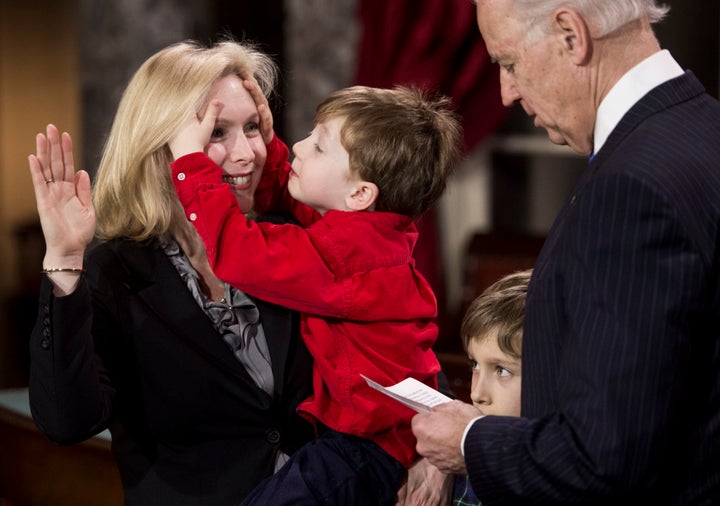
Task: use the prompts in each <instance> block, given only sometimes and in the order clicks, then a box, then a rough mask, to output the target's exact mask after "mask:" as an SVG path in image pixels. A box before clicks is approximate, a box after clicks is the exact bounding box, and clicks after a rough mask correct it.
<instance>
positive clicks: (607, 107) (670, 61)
mask: <svg viewBox="0 0 720 506" xmlns="http://www.w3.org/2000/svg"><path fill="white" fill-rule="evenodd" d="M682 74H683V69H682V68H681V67H680V65H678V63H677V62H676V61H675V59H674V58H673V57H672V55H671V54H670V52H669V51H668V50H667V49H663V50H661V51H658V52H657V53H655V54H653V55H651V56H649V57H647V58H645V59H644V60H643V61H641V62H640V63H638V64H637V65H635V66H634V67H633V68H631V69H630V70H629V71H628V72H627V73H626V74H625V75H624V76H622V77H621V78H620V80H619V81H618V82H617V83H615V86H613V87H612V88H611V89H610V92H609V93H608V94H607V95H606V96H605V98H604V99H603V100H602V102H601V103H600V107H598V110H597V115H596V117H595V133H594V143H593V152H594V153H597V152H598V151H600V149H601V148H602V146H603V144H605V141H606V140H607V138H608V136H609V135H610V133H611V132H612V131H613V129H614V128H615V127H616V126H617V124H618V123H619V122H620V120H621V119H622V117H623V116H624V115H625V113H626V112H628V111H629V110H630V108H631V107H632V106H633V105H635V104H636V103H637V102H638V101H639V100H640V99H641V98H642V97H644V96H645V95H646V94H647V93H648V92H649V91H650V90H652V89H653V88H656V87H657V86H659V85H661V84H662V83H664V82H666V81H669V80H670V79H674V78H676V77H678V76H680V75H682Z"/></svg>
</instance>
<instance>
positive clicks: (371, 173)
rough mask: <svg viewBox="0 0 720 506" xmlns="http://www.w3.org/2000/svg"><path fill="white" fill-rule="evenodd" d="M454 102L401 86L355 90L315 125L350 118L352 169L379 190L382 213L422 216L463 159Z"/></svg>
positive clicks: (325, 107)
mask: <svg viewBox="0 0 720 506" xmlns="http://www.w3.org/2000/svg"><path fill="white" fill-rule="evenodd" d="M449 105H450V99H449V98H448V97H445V96H436V97H433V98H431V97H430V95H429V94H428V92H426V91H422V90H419V89H413V88H407V87H402V86H398V87H395V88H393V89H381V88H370V87H367V86H352V87H349V88H344V89H341V90H338V91H336V92H334V93H332V94H330V95H329V96H328V97H327V98H326V99H325V100H324V101H323V102H321V103H320V105H318V107H317V114H316V116H315V123H316V124H317V123H323V122H325V121H328V120H330V119H333V118H337V117H342V118H344V121H343V125H342V127H341V130H340V142H341V143H342V145H343V147H344V148H345V149H346V150H347V152H348V155H349V158H350V170H351V171H353V172H354V173H356V174H358V175H359V176H360V178H361V179H363V180H364V181H368V182H371V183H374V184H375V185H377V187H378V190H379V195H378V199H377V201H376V203H375V210H376V211H388V212H393V213H398V214H404V215H406V216H413V217H415V216H419V215H420V214H422V213H423V212H425V211H426V210H428V209H429V208H430V207H431V206H432V205H433V204H434V203H435V202H436V201H437V200H438V198H440V196H441V195H442V193H443V191H444V190H445V185H446V180H447V178H448V176H449V175H450V174H451V173H452V171H453V169H454V168H455V166H456V164H457V162H458V161H459V158H460V139H461V134H462V128H461V126H460V122H459V120H458V117H457V115H456V114H455V113H454V112H452V111H450V110H449V109H448V107H449Z"/></svg>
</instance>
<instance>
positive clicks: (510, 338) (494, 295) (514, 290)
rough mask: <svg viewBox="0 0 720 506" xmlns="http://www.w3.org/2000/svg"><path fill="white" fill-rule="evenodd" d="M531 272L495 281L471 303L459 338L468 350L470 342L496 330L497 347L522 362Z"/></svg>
mask: <svg viewBox="0 0 720 506" xmlns="http://www.w3.org/2000/svg"><path fill="white" fill-rule="evenodd" d="M531 274H532V269H528V270H525V271H518V272H514V273H513V274H510V275H508V276H505V277H503V278H501V279H500V280H498V281H496V282H495V283H493V284H492V285H490V286H489V287H488V288H486V289H485V291H484V292H483V293H482V294H480V295H479V296H478V297H477V298H475V300H473V301H472V303H471V304H470V307H468V309H467V311H466V312H465V316H464V318H463V321H462V326H461V328H460V336H461V337H462V340H463V345H464V346H465V349H466V350H467V347H468V343H470V341H471V340H475V339H482V338H484V337H485V336H486V335H487V334H488V333H489V332H490V331H491V330H494V329H497V339H498V347H499V348H500V350H502V352H503V353H507V354H508V355H510V356H511V357H513V358H516V359H520V356H521V352H522V335H523V320H524V319H525V299H526V296H527V288H528V283H529V282H530V276H531Z"/></svg>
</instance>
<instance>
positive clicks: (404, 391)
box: [360, 374, 452, 413]
mask: <svg viewBox="0 0 720 506" xmlns="http://www.w3.org/2000/svg"><path fill="white" fill-rule="evenodd" d="M360 376H362V377H363V379H364V380H365V381H366V382H367V384H368V385H370V386H371V387H372V388H374V389H375V390H378V391H380V392H382V393H384V394H385V395H387V396H389V397H392V398H393V399H395V400H396V401H398V402H400V403H402V404H405V405H406V406H407V407H409V408H411V409H414V410H415V411H417V412H418V413H429V412H430V411H432V407H433V406H436V405H437V404H442V403H444V402H450V401H451V400H452V399H451V398H450V397H448V396H447V395H444V394H442V393H441V392H438V391H437V390H435V389H434V388H431V387H429V386H427V385H426V384H425V383H423V382H421V381H418V380H416V379H415V378H406V379H404V380H402V381H401V382H400V383H396V384H394V385H392V386H389V387H384V386H382V385H380V384H379V383H376V382H375V381H373V380H371V379H370V378H368V377H367V376H365V375H363V374H361V375H360Z"/></svg>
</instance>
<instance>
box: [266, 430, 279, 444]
mask: <svg viewBox="0 0 720 506" xmlns="http://www.w3.org/2000/svg"><path fill="white" fill-rule="evenodd" d="M265 439H266V440H267V442H268V443H270V444H273V445H276V444H278V443H279V442H280V431H279V430H276V429H270V430H268V431H267V432H266V433H265Z"/></svg>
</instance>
